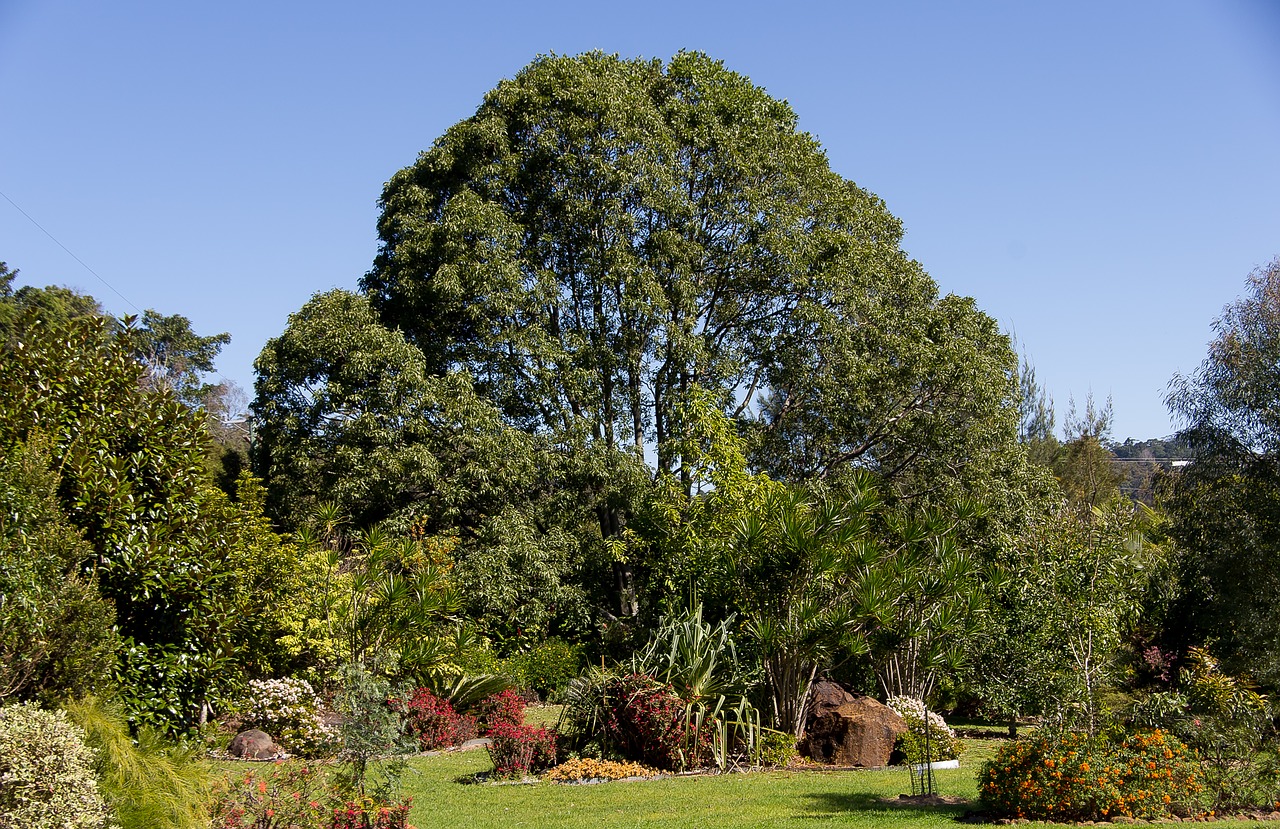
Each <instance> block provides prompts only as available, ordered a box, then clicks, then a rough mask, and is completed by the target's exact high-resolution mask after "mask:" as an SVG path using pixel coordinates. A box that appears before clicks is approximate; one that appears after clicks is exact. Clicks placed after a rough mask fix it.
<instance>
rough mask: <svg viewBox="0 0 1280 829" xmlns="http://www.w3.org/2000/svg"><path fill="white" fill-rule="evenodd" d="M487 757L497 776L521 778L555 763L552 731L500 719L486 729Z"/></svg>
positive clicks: (554, 744)
mask: <svg viewBox="0 0 1280 829" xmlns="http://www.w3.org/2000/svg"><path fill="white" fill-rule="evenodd" d="M489 738H490V739H491V740H492V741H493V742H492V743H490V745H489V759H490V760H492V761H493V773H494V774H495V775H497V776H498V777H514V778H521V777H524V776H525V775H528V774H532V773H534V772H537V771H540V770H542V769H545V768H548V767H549V766H553V765H555V762H556V733H555V732H554V731H549V730H547V729H545V728H538V727H536V726H532V725H517V724H515V723H510V722H504V721H500V722H498V723H496V724H494V725H493V726H492V727H490V729H489Z"/></svg>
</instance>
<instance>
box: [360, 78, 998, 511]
mask: <svg viewBox="0 0 1280 829" xmlns="http://www.w3.org/2000/svg"><path fill="white" fill-rule="evenodd" d="M378 230H379V235H380V238H381V241H382V246H381V250H380V253H379V255H378V257H377V259H376V261H375V264H374V267H373V269H372V270H371V271H370V273H369V274H368V275H367V276H366V277H365V279H364V280H363V282H362V287H363V288H364V290H365V291H366V292H367V293H368V294H369V296H370V298H371V299H372V300H373V303H374V305H375V307H376V308H377V310H378V311H379V312H380V314H381V316H382V318H383V319H384V321H385V322H386V323H387V324H389V325H390V326H392V327H394V328H396V329H398V330H400V331H402V332H404V335H405V336H406V338H407V339H408V341H409V342H411V343H413V344H415V345H417V346H418V347H419V348H420V349H421V350H422V352H423V353H424V355H425V357H426V361H427V368H428V370H430V371H432V372H435V373H443V372H445V371H447V370H450V369H465V370H466V371H468V372H469V373H470V374H471V376H472V377H474V378H475V381H476V384H477V389H478V391H479V392H480V393H481V394H482V395H483V396H485V397H487V398H488V399H490V400H493V401H494V402H495V403H496V404H497V405H498V407H499V408H500V410H501V411H502V413H503V415H504V417H506V418H507V419H508V422H510V423H512V424H513V425H516V426H518V427H521V428H523V429H526V430H528V431H531V432H535V433H544V434H550V435H553V436H555V437H556V439H557V440H575V441H582V440H585V441H587V442H591V443H599V444H601V445H603V446H604V447H606V448H607V449H608V450H616V449H624V450H629V451H631V452H633V453H635V454H636V455H637V456H641V455H643V454H644V453H645V452H646V450H648V451H650V452H651V457H652V458H653V459H654V460H655V461H656V464H657V466H658V468H659V469H660V470H662V471H674V470H678V469H679V468H680V466H681V463H682V461H681V458H680V457H679V448H678V447H679V446H680V438H681V437H682V435H681V431H682V428H683V427H682V424H681V423H680V421H679V416H678V412H679V403H680V401H682V400H684V399H686V398H687V397H688V396H689V394H690V393H691V391H692V390H693V389H694V388H695V387H700V388H703V389H706V390H709V391H711V392H712V393H713V394H714V395H715V397H716V399H717V401H718V405H719V406H720V407H721V408H722V409H723V410H724V411H726V412H727V413H730V414H732V415H734V416H736V417H738V418H740V419H741V420H742V421H744V422H749V423H753V424H755V429H754V432H755V437H756V439H757V440H756V442H757V444H758V447H759V448H758V451H757V452H756V454H755V460H756V463H757V465H758V466H759V467H760V468H763V469H767V470H770V471H773V472H775V473H777V474H781V475H783V476H785V477H789V478H805V477H810V476H814V475H820V476H830V475H832V474H834V473H836V472H838V471H841V470H845V469H848V468H850V467H854V466H859V467H866V468H872V469H876V470H878V471H880V472H881V473H882V474H883V475H884V476H885V477H886V478H890V479H893V480H895V481H899V480H900V481H902V482H903V484H904V488H906V489H911V490H919V489H921V488H925V487H932V486H934V485H935V484H936V482H937V481H938V477H939V476H942V477H944V478H946V479H948V480H950V479H956V478H961V477H964V476H965V475H966V474H968V472H969V470H970V468H971V467H981V468H982V469H983V470H984V471H986V470H987V469H988V468H989V467H990V466H991V458H993V457H998V456H999V454H1000V452H999V451H997V450H1002V449H1004V448H1006V447H1010V446H1012V445H1013V443H1014V440H1015V433H1016V413H1015V411H1014V406H1015V404H1016V400H1015V397H1014V396H1015V394H1016V381H1015V379H1014V373H1015V370H1016V364H1015V360H1014V357H1013V354H1012V350H1011V349H1010V347H1009V343H1008V341H1007V339H1006V338H1005V337H1003V336H1002V335H1000V334H999V332H998V331H997V330H996V326H995V324H994V323H993V322H992V320H991V319H990V318H988V317H987V316H986V315H984V314H982V313H981V312H979V311H977V309H976V308H974V306H973V303H972V302H971V301H968V300H962V299H958V298H955V297H945V298H940V297H939V296H938V291H937V286H936V285H935V284H934V282H933V280H932V279H930V278H929V276H928V275H927V274H925V273H924V272H923V271H922V270H921V268H920V267H919V266H918V265H917V264H916V263H914V262H912V261H911V260H910V259H909V258H908V257H907V256H906V255H905V254H904V253H903V251H902V249H901V247H900V242H901V237H902V228H901V225H900V223H899V222H898V220H897V219H895V218H894V217H893V216H892V215H891V214H890V213H889V212H888V210H886V208H885V206H884V204H883V202H881V201H880V200H879V199H878V198H876V197H875V196H874V195H872V194H870V193H868V192H867V191H865V190H863V189H861V188H859V187H858V186H857V185H855V184H853V183H852V182H850V181H847V180H845V179H844V178H842V177H841V176H839V175H837V174H836V173H834V172H832V171H831V169H830V167H829V166H828V163H827V159H826V157H825V155H824V154H823V151H822V149H821V147H820V146H819V144H818V143H817V141H815V140H814V139H813V137H811V136H809V135H808V134H805V133H803V132H800V131H799V130H798V129H797V126H796V116H795V113H794V112H792V110H791V108H790V107H789V106H788V105H787V104H786V103H785V102H782V101H779V100H776V99H774V98H772V97H770V96H769V95H768V94H767V93H766V92H765V91H764V90H763V89H761V88H759V87H756V86H754V85H752V84H751V83H750V81H749V80H747V79H746V78H744V77H742V76H741V75H737V74H735V73H733V72H730V71H728V70H726V69H725V68H724V67H723V66H722V65H721V64H720V63H719V62H717V61H714V60H711V59H710V58H708V57H706V56H705V55H701V54H697V53H681V54H678V55H676V56H675V57H674V58H673V59H672V60H671V61H670V62H669V63H666V64H663V63H662V62H660V61H642V60H622V59H619V58H617V57H611V56H607V55H603V54H599V53H592V54H587V55H581V56H577V57H558V56H552V57H544V58H540V59H538V60H537V61H535V62H534V63H533V64H531V65H530V66H528V67H526V68H525V69H524V70H523V71H521V72H520V73H519V74H518V75H517V76H516V77H515V78H514V79H512V80H509V81H504V82H503V83H501V84H499V86H498V87H497V88H496V89H494V90H493V91H492V92H490V93H489V94H488V95H487V96H486V97H485V100H484V103H483V104H482V105H481V106H480V108H479V109H478V110H477V112H476V114H475V115H474V116H473V117H471V118H469V119H467V120H465V121H463V122H461V123H459V124H457V125H455V126H454V127H452V128H450V129H449V130H448V131H447V132H446V133H445V134H444V135H443V136H442V137H441V138H440V139H439V140H438V141H437V142H436V143H435V145H434V146H433V147H432V148H431V149H430V150H428V151H426V152H424V153H423V154H422V155H421V156H420V157H419V159H418V161H417V162H416V163H415V164H413V165H412V166H411V167H408V168H406V169H404V170H401V171H400V172H399V173H397V174H396V175H395V176H394V177H393V178H392V179H391V181H390V182H389V183H388V184H387V186H386V189H385V191H384V194H383V197H382V216H381V219H380V221H379V225H378ZM926 482H928V483H926ZM606 524H607V526H606V527H605V532H606V534H614V533H616V532H617V531H618V530H619V529H620V526H621V521H620V517H619V516H617V515H611V516H607V517H606Z"/></svg>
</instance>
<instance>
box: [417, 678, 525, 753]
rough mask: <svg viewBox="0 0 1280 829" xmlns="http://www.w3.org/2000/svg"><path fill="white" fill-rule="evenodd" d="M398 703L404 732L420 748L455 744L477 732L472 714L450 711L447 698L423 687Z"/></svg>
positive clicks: (451, 708)
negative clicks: (402, 712)
mask: <svg viewBox="0 0 1280 829" xmlns="http://www.w3.org/2000/svg"><path fill="white" fill-rule="evenodd" d="M401 705H402V706H403V710H404V717H405V727H406V731H407V733H408V734H409V736H410V737H412V738H413V739H414V740H415V741H417V744H418V747H419V748H421V749H422V750H423V751H432V750H434V749H437V748H446V747H448V746H456V745H459V744H461V743H465V742H466V741H467V740H470V739H472V738H474V737H475V736H476V735H477V734H478V733H479V728H478V726H477V725H476V721H475V718H474V717H471V716H468V715H465V714H459V713H458V712H456V711H454V710H453V706H452V705H450V704H449V701H448V700H446V699H441V698H440V697H438V696H436V695H435V694H433V693H431V691H429V690H428V689H426V688H419V689H417V690H416V691H414V692H413V696H412V697H410V698H409V701H408V702H407V703H401ZM522 710H523V709H522Z"/></svg>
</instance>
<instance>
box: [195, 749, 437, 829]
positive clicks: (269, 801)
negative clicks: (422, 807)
mask: <svg viewBox="0 0 1280 829" xmlns="http://www.w3.org/2000/svg"><path fill="white" fill-rule="evenodd" d="M409 805H410V804H409V801H407V800H406V801H404V802H398V803H385V802H380V801H378V800H375V799H374V798H371V797H357V798H356V799H355V800H347V799H344V798H342V797H340V796H339V795H338V793H337V791H336V790H335V789H334V788H333V787H332V786H331V785H329V783H328V782H327V781H326V780H325V776H324V772H323V771H322V770H321V769H320V768H318V767H316V766H311V765H308V764H306V763H299V762H291V761H277V762H276V763H275V764H273V766H271V768H270V771H269V772H267V773H264V774H257V773H255V772H253V771H250V772H247V773H246V774H245V775H244V777H243V778H240V779H238V780H237V781H235V782H234V783H231V784H230V785H228V786H227V788H226V791H225V792H223V793H222V795H221V796H220V797H219V798H218V801H217V804H216V806H215V810H214V821H213V826H214V827H215V829H412V827H409V826H408V824H407V823H406V821H407V819H408V816H409Z"/></svg>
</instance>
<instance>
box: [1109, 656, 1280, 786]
mask: <svg viewBox="0 0 1280 829" xmlns="http://www.w3.org/2000/svg"><path fill="white" fill-rule="evenodd" d="M1179 679H1180V683H1179V684H1180V688H1181V690H1180V692H1165V693H1155V694H1151V695H1149V696H1147V697H1146V698H1144V699H1142V700H1139V701H1138V702H1137V703H1135V704H1134V706H1133V707H1132V709H1131V711H1130V718H1131V719H1132V720H1133V721H1134V722H1135V723H1138V724H1142V725H1155V726H1161V727H1165V728H1168V729H1170V730H1172V731H1173V732H1174V733H1176V734H1177V736H1178V737H1179V738H1181V739H1182V740H1183V742H1185V743H1186V744H1187V745H1188V746H1190V747H1191V748H1192V749H1193V750H1194V751H1195V758H1196V763H1197V765H1198V766H1199V771H1200V777H1201V780H1202V782H1203V784H1204V787H1205V792H1204V796H1203V801H1204V805H1205V806H1206V807H1207V808H1209V809H1212V810H1214V811H1223V810H1229V809H1238V808H1243V807H1249V806H1272V805H1274V804H1275V803H1276V802H1277V801H1280V757H1277V754H1276V751H1275V749H1276V745H1277V735H1276V730H1275V726H1274V724H1273V722H1272V716H1273V712H1272V708H1271V705H1270V703H1269V702H1268V701H1267V699H1266V697H1264V696H1262V695H1261V694H1259V693H1258V692H1257V691H1255V690H1254V689H1253V688H1252V687H1250V685H1249V683H1248V682H1247V681H1246V680H1244V679H1242V678H1240V677H1235V676H1231V675H1230V674H1227V673H1225V672H1223V671H1222V670H1221V668H1220V667H1219V665H1218V661H1217V660H1216V659H1214V657H1213V656H1212V655H1211V654H1210V653H1209V652H1208V651H1206V650H1203V649H1200V648H1192V649H1191V652H1190V653H1189V654H1188V659H1187V665H1186V667H1185V668H1183V669H1182V671H1181V672H1180V677H1179Z"/></svg>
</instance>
